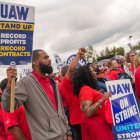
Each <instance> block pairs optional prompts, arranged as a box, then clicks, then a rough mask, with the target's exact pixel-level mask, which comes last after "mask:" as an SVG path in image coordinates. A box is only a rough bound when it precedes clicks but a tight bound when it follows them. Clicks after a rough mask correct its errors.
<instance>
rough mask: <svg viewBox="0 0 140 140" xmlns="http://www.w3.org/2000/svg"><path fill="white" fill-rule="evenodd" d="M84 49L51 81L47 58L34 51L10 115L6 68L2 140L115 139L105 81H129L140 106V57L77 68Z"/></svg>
mask: <svg viewBox="0 0 140 140" xmlns="http://www.w3.org/2000/svg"><path fill="white" fill-rule="evenodd" d="M85 52H86V50H85V49H84V48H81V49H79V51H78V52H77V55H76V56H75V58H74V59H73V61H72V62H71V64H70V65H69V66H67V65H66V66H64V67H62V69H61V72H60V73H59V76H57V77H54V75H53V74H52V72H53V68H52V66H51V60H50V58H49V56H48V54H47V53H46V52H45V51H44V50H34V51H33V54H32V68H33V71H32V73H31V74H29V75H27V76H26V77H23V78H22V79H21V80H19V81H17V82H16V86H15V105H14V106H15V111H14V112H13V113H9V111H10V90H11V79H12V78H13V77H14V78H15V79H16V76H17V71H16V69H15V68H12V67H9V68H8V69H7V71H6V73H7V78H5V79H4V80H2V81H1V83H0V140H113V139H114V138H113V133H112V126H113V119H112V113H111V105H110V101H109V97H111V93H110V92H107V89H106V85H105V82H106V81H110V80H119V79H130V81H131V83H132V86H133V90H134V93H135V96H136V99H137V101H138V105H139V101H140V54H136V52H135V51H134V50H131V51H130V52H129V53H128V54H127V56H126V57H124V56H121V57H113V58H110V59H107V60H102V61H100V62H98V63H95V64H94V63H93V64H87V65H86V66H80V67H79V68H77V64H78V61H79V60H80V59H81V58H82V57H84V54H85Z"/></svg>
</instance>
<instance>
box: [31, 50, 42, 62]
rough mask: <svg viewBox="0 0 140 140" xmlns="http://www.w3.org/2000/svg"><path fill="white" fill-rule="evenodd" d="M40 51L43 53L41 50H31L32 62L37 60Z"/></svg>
mask: <svg viewBox="0 0 140 140" xmlns="http://www.w3.org/2000/svg"><path fill="white" fill-rule="evenodd" d="M40 51H43V50H41V49H37V50H33V52H32V61H35V60H37V59H38V58H39V53H38V52H40Z"/></svg>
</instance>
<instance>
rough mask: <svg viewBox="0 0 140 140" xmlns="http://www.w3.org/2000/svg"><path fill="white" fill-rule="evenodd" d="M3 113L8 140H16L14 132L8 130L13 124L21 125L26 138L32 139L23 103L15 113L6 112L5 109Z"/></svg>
mask: <svg viewBox="0 0 140 140" xmlns="http://www.w3.org/2000/svg"><path fill="white" fill-rule="evenodd" d="M2 115H3V121H4V125H5V130H6V134H7V137H8V140H16V139H15V138H14V136H13V135H12V133H11V132H10V131H8V128H10V127H12V126H19V128H20V129H21V131H22V133H23V135H24V136H25V137H26V139H27V140H32V138H31V134H30V130H29V127H28V123H27V120H26V114H25V111H24V106H23V105H22V106H20V107H19V108H18V109H17V110H15V111H14V112H13V113H8V112H4V110H3V111H2Z"/></svg>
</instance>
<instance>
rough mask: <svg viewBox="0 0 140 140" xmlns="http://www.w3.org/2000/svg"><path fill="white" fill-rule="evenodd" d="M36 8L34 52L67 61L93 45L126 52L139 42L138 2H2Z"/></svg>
mask: <svg viewBox="0 0 140 140" xmlns="http://www.w3.org/2000/svg"><path fill="white" fill-rule="evenodd" d="M3 1H4V2H11V3H18V4H24V5H29V6H35V31H34V46H33V48H34V49H38V48H43V49H45V50H47V52H48V54H50V55H51V57H53V54H54V53H56V54H59V55H60V56H61V57H62V58H63V59H66V58H67V57H68V56H69V55H71V54H72V53H73V52H76V51H77V50H78V48H80V47H84V46H87V45H89V44H91V45H93V46H94V48H95V50H96V51H97V52H99V51H100V50H101V49H103V48H104V47H110V46H121V47H125V48H127V43H128V41H129V40H128V37H129V36H130V35H132V36H133V37H132V38H131V43H132V44H136V43H137V42H138V41H140V39H139V36H140V30H139V29H140V0H3Z"/></svg>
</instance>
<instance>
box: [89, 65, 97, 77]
mask: <svg viewBox="0 0 140 140" xmlns="http://www.w3.org/2000/svg"><path fill="white" fill-rule="evenodd" d="M89 70H90V72H91V75H92V76H93V78H94V79H97V75H96V72H95V71H94V69H93V68H92V67H91V66H89Z"/></svg>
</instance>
